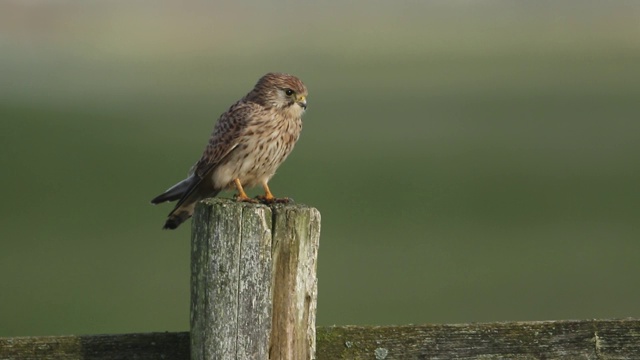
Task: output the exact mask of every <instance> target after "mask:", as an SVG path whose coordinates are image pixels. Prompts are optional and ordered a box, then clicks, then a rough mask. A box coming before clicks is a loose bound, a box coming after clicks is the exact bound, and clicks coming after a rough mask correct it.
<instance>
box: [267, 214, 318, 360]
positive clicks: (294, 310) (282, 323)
mask: <svg viewBox="0 0 640 360" xmlns="http://www.w3.org/2000/svg"><path fill="white" fill-rule="evenodd" d="M273 212H274V216H273V218H274V222H273V229H274V230H273V264H274V265H273V266H274V269H273V318H272V329H271V345H270V353H269V358H270V359H282V360H285V359H286V360H306V359H313V358H315V347H316V333H315V330H316V328H315V324H316V308H317V296H318V285H317V284H318V280H317V276H316V268H317V257H318V246H319V241H320V213H319V212H318V210H316V209H314V208H310V207H305V206H297V205H296V206H291V205H289V206H276V207H274V208H273Z"/></svg>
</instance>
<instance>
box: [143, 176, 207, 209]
mask: <svg viewBox="0 0 640 360" xmlns="http://www.w3.org/2000/svg"><path fill="white" fill-rule="evenodd" d="M198 180H199V179H198V178H197V177H196V176H194V175H191V176H189V177H188V178H186V179H184V180H182V181H180V182H179V183H177V184H175V185H173V186H172V187H170V188H169V189H167V190H166V191H165V192H163V193H162V194H160V195H158V196H156V197H155V198H153V200H151V203H152V204H154V205H155V204H160V203H163V202H165V201H176V200H179V199H181V198H182V197H183V196H184V195H185V194H186V193H187V192H188V191H189V190H191V189H192V188H193V186H194V185H195V183H197V182H198Z"/></svg>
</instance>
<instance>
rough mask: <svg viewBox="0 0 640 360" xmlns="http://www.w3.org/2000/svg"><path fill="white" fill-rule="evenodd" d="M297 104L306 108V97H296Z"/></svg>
mask: <svg viewBox="0 0 640 360" xmlns="http://www.w3.org/2000/svg"><path fill="white" fill-rule="evenodd" d="M297 102H298V105H300V107H301V108H303V109H305V110H306V109H307V99H306V98H305V97H304V96H300V97H299V98H298V101H297Z"/></svg>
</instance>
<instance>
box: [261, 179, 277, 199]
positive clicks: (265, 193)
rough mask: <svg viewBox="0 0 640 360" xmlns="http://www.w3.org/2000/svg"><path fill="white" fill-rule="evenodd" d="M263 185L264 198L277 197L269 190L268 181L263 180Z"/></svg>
mask: <svg viewBox="0 0 640 360" xmlns="http://www.w3.org/2000/svg"><path fill="white" fill-rule="evenodd" d="M262 187H263V188H264V200H266V201H273V199H275V198H276V197H275V196H273V194H272V193H271V190H269V185H267V182H266V181H263V182H262Z"/></svg>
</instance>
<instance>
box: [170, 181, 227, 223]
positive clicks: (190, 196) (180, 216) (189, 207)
mask: <svg viewBox="0 0 640 360" xmlns="http://www.w3.org/2000/svg"><path fill="white" fill-rule="evenodd" d="M219 192H220V191H219V190H217V191H213V192H212V191H210V190H205V189H202V188H196V189H195V191H193V192H191V193H187V194H185V198H184V199H181V200H180V201H179V202H178V204H177V205H176V207H175V208H174V209H173V210H172V211H171V213H169V217H168V218H167V221H166V222H165V223H164V227H163V229H170V230H173V229H175V228H177V227H178V226H180V224H182V223H183V222H185V221H187V220H188V219H189V218H190V217H191V216H192V215H193V211H194V209H195V208H196V204H197V203H198V201H200V200H202V199H204V198H208V197H214V196H216V195H218V193H219Z"/></svg>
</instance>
